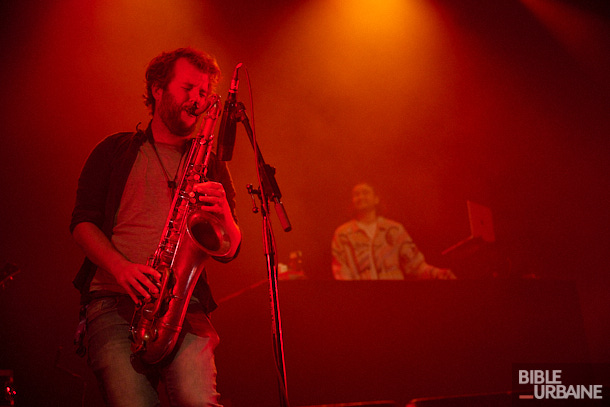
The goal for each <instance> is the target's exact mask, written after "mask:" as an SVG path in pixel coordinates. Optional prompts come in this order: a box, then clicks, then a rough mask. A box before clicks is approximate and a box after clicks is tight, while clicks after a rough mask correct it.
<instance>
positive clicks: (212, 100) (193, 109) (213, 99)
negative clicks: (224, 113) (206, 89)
mask: <svg viewBox="0 0 610 407" xmlns="http://www.w3.org/2000/svg"><path fill="white" fill-rule="evenodd" d="M219 100H220V96H218V95H216V94H212V95H211V96H209V97H208V98H207V99H206V100H205V101H204V102H203V103H202V104H201V106H199V103H197V102H193V104H192V105H191V106H190V107H188V108H187V111H188V112H189V113H190V114H192V115H193V116H199V115H201V114H203V113H206V112H207V111H208V110H209V109H210V108H211V107H212V106H213V105H214V104H216V103H218V101H219Z"/></svg>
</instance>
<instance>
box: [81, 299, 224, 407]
mask: <svg viewBox="0 0 610 407" xmlns="http://www.w3.org/2000/svg"><path fill="white" fill-rule="evenodd" d="M133 312H134V304H133V302H132V300H131V299H130V298H129V297H128V296H126V295H118V296H111V297H102V298H98V299H95V300H93V301H92V302H91V303H90V304H89V305H88V307H87V343H88V351H89V361H88V362H89V365H90V366H91V368H92V369H93V371H94V372H95V375H96V377H97V379H98V382H99V384H100V388H101V391H102V394H103V396H104V400H105V402H106V404H107V405H108V406H113V407H114V406H116V407H120V406H130V407H151V406H160V405H161V401H160V397H159V393H158V389H160V388H161V387H160V386H163V389H164V390H165V394H166V395H167V396H166V397H167V400H168V401H169V403H170V405H171V406H181V407H182V406H193V407H194V406H201V407H203V406H206V407H210V406H220V405H219V404H218V396H219V394H218V393H217V392H216V366H215V363H214V348H215V347H216V345H217V344H218V335H217V333H216V331H215V330H214V328H213V327H212V324H211V323H210V320H209V319H208V317H207V315H206V314H205V313H204V311H203V309H201V308H200V307H199V305H198V304H197V303H192V304H190V306H189V309H188V312H187V316H186V318H185V322H184V325H183V330H182V333H181V334H180V338H179V340H178V343H177V345H176V349H174V352H173V353H172V354H171V355H170V356H168V360H167V361H163V362H161V363H160V364H158V365H155V366H148V365H144V364H142V363H141V362H140V361H139V360H138V359H137V358H134V357H133V356H132V353H131V349H130V347H131V341H130V340H129V328H130V325H131V318H132V316H133Z"/></svg>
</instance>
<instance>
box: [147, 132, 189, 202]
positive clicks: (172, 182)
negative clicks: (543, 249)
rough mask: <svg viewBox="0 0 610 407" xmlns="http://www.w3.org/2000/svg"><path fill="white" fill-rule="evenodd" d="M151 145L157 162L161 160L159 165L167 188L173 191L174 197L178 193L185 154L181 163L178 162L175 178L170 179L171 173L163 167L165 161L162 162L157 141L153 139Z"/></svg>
mask: <svg viewBox="0 0 610 407" xmlns="http://www.w3.org/2000/svg"><path fill="white" fill-rule="evenodd" d="M150 145H151V146H152V148H153V151H154V152H155V155H156V156H157V160H159V164H160V165H161V169H162V170H163V175H164V176H165V180H166V181H167V187H168V188H169V189H170V190H171V191H172V196H173V195H174V194H175V193H176V187H177V185H176V178H178V173H179V172H180V167H181V166H182V159H183V158H184V153H183V154H181V155H180V161H179V162H178V168H176V173H175V174H174V178H173V179H170V178H169V173H168V172H167V170H166V169H165V166H164V165H163V161H161V156H160V155H159V151H157V146H155V141H154V139H153V138H152V137H151V140H150Z"/></svg>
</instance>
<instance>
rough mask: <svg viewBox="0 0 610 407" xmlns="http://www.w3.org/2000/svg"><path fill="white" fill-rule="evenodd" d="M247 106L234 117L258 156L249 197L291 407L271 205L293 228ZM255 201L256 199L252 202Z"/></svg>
mask: <svg viewBox="0 0 610 407" xmlns="http://www.w3.org/2000/svg"><path fill="white" fill-rule="evenodd" d="M245 110H246V108H245V106H244V104H243V103H241V102H238V103H237V104H236V108H235V113H234V117H235V120H236V121H237V122H241V123H242V124H243V125H244V128H245V129H246V133H247V134H248V138H249V139H250V144H252V148H253V149H254V154H255V156H256V171H257V174H258V179H259V184H260V188H259V189H257V190H255V189H254V188H252V185H248V187H247V188H248V193H250V195H252V196H253V195H257V196H258V198H259V200H260V203H261V215H262V217H263V243H264V246H265V257H266V259H267V273H268V276H269V294H270V301H271V319H272V332H273V349H274V356H275V363H276V369H277V379H278V386H279V393H280V406H281V407H290V403H289V401H288V389H287V386H286V367H285V361H284V346H283V338H282V320H281V317H280V307H279V301H278V289H277V282H278V269H277V263H276V252H275V237H274V235H273V229H272V227H271V220H270V218H269V201H273V202H274V205H275V211H276V213H277V216H278V218H279V220H280V223H281V224H282V228H283V229H284V231H285V232H290V231H291V230H292V226H291V224H290V221H289V220H288V215H287V214H286V211H285V209H284V205H283V204H282V201H281V198H282V194H281V192H280V188H279V186H278V184H277V182H276V180H275V168H273V167H272V166H270V165H268V164H266V163H265V160H264V159H263V155H262V153H261V151H260V149H259V147H258V143H257V142H256V140H255V138H254V132H253V131H252V127H250V121H249V120H248V116H247V115H246V113H245ZM252 200H253V201H254V197H253V198H252ZM254 205H255V206H254V212H255V213H256V212H258V209H257V208H256V204H254Z"/></svg>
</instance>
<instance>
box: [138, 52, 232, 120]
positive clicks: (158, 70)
mask: <svg viewBox="0 0 610 407" xmlns="http://www.w3.org/2000/svg"><path fill="white" fill-rule="evenodd" d="M180 58H186V60H187V61H189V62H190V63H191V64H193V65H195V66H196V67H197V68H199V69H200V70H201V71H202V72H203V73H206V74H208V75H209V76H210V89H209V91H210V92H213V91H214V90H215V88H216V85H217V84H218V82H219V81H220V77H221V74H220V67H219V66H218V63H217V62H216V59H215V58H214V57H212V56H211V55H208V54H206V53H205V52H202V51H197V50H195V49H193V48H190V47H186V48H178V49H176V50H174V51H171V52H163V53H162V54H161V55H159V56H157V57H155V58H154V59H153V60H152V61H150V63H149V64H148V68H147V69H146V94H144V104H145V105H146V106H148V108H149V109H150V111H151V113H152V114H154V113H155V98H154V97H153V93H152V88H153V85H158V86H159V87H160V88H161V89H167V85H168V84H169V83H170V82H171V80H172V79H173V78H174V66H175V65H176V61H177V60H178V59H180Z"/></svg>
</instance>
